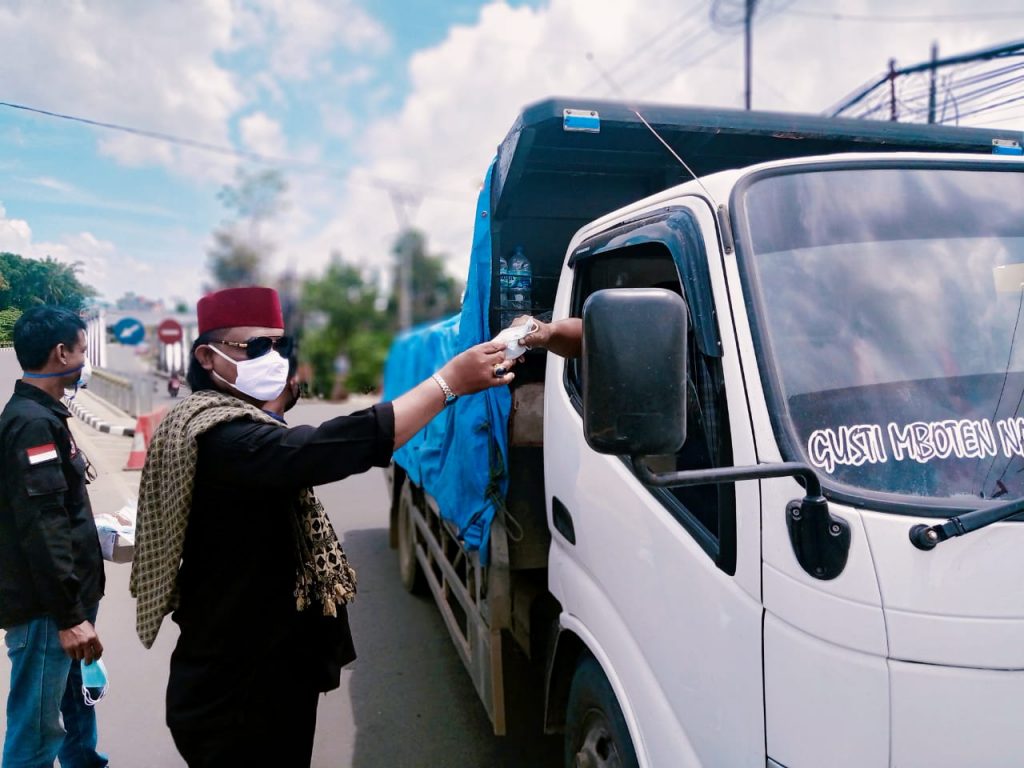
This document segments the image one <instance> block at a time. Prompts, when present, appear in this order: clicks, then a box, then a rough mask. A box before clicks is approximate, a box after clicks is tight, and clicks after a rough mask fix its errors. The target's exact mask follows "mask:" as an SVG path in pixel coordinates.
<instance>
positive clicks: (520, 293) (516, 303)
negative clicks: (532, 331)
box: [509, 245, 533, 315]
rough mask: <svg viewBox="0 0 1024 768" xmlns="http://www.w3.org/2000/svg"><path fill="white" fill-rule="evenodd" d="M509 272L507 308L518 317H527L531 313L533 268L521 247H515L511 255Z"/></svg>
mask: <svg viewBox="0 0 1024 768" xmlns="http://www.w3.org/2000/svg"><path fill="white" fill-rule="evenodd" d="M509 271H510V272H511V273H512V286H511V288H512V296H511V298H510V300H509V306H510V308H511V309H514V310H516V311H517V313H518V314H520V315H524V314H526V315H528V314H530V313H531V312H532V311H533V295H532V294H533V266H532V265H531V264H530V260H529V259H528V258H526V252H525V251H524V250H523V246H521V245H517V246H516V249H515V251H514V252H513V253H512V261H511V263H510V264H509Z"/></svg>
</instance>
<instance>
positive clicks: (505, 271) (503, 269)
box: [498, 256, 516, 328]
mask: <svg viewBox="0 0 1024 768" xmlns="http://www.w3.org/2000/svg"><path fill="white" fill-rule="evenodd" d="M511 296H512V272H511V271H510V270H509V264H508V259H506V258H505V257H504V256H501V257H499V258H498V307H499V308H500V310H501V327H502V328H508V326H509V323H511V322H512V321H513V320H514V319H515V317H516V315H515V312H514V311H512V305H511V304H510V301H511Z"/></svg>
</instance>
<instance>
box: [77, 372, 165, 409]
mask: <svg viewBox="0 0 1024 768" xmlns="http://www.w3.org/2000/svg"><path fill="white" fill-rule="evenodd" d="M89 391H90V392H92V393H93V394H94V395H96V396H97V397H101V398H103V399H104V400H106V401H107V402H108V403H110V404H111V405H113V406H116V407H117V408H120V409H121V410H122V411H124V412H125V413H127V414H128V415H130V416H136V417H138V416H140V415H141V414H143V413H149V412H150V411H152V410H153V384H152V382H150V381H148V380H146V379H129V378H127V377H125V376H118V375H117V374H116V373H110V372H109V371H104V370H101V369H99V368H94V369H93V371H92V378H91V379H90V380H89Z"/></svg>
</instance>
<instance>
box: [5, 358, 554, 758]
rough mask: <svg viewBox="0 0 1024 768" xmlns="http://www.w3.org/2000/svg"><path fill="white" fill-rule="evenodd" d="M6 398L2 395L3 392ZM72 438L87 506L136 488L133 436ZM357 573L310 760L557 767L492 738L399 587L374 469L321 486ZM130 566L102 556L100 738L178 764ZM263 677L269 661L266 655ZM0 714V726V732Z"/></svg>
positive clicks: (531, 748) (162, 644) (300, 411)
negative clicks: (337, 680)
mask: <svg viewBox="0 0 1024 768" xmlns="http://www.w3.org/2000/svg"><path fill="white" fill-rule="evenodd" d="M7 357H9V354H8V355H5V354H4V353H3V352H2V351H0V392H4V393H6V392H9V391H10V385H9V383H8V382H10V381H11V379H12V378H13V376H16V375H17V366H16V364H14V365H11V364H10V363H11V361H10V360H8V359H6V358H7ZM4 397H5V399H6V397H7V395H6V394H5V395H4ZM346 410H347V409H346V407H345V406H344V405H341V406H339V405H330V404H302V405H300V406H298V407H297V408H295V409H294V410H293V411H292V412H291V413H290V414H289V417H290V421H291V422H292V423H293V424H299V423H319V422H320V421H322V420H324V419H326V418H330V417H332V416H335V415H338V414H340V413H343V412H345V411H346ZM75 431H76V435H77V437H78V441H79V444H80V445H81V446H82V447H83V449H84V450H86V452H87V453H88V454H89V456H90V457H91V458H92V460H93V463H94V464H96V465H97V466H98V468H99V469H100V471H101V472H102V473H104V475H105V476H106V480H105V481H104V480H103V479H102V478H101V480H100V481H98V482H97V483H96V485H95V486H94V490H93V492H92V496H93V504H94V508H96V511H97V512H99V511H103V509H104V508H110V507H117V506H120V505H121V504H123V503H124V501H125V499H126V497H130V496H131V495H132V493H133V492H134V489H135V488H136V487H137V482H138V473H127V472H123V471H122V470H121V469H120V467H121V466H122V465H123V463H124V460H125V458H126V456H127V453H128V448H129V445H130V440H129V439H127V438H122V437H117V436H112V435H108V434H102V433H99V432H96V431H94V430H91V429H89V428H88V427H86V426H85V425H84V424H82V423H81V422H77V423H76V425H75ZM318 492H319V495H320V497H321V499H322V501H323V503H324V505H325V507H326V508H327V510H328V512H329V514H330V517H331V520H332V522H333V523H334V526H335V528H336V530H337V531H338V534H339V536H341V538H342V541H343V544H344V546H345V549H346V551H347V552H348V554H349V557H350V559H351V561H352V563H353V564H354V565H355V567H356V569H357V571H358V575H359V596H358V598H357V600H356V601H355V603H354V604H353V605H352V606H351V608H350V618H351V624H352V631H353V634H354V636H355V643H356V649H357V652H358V654H359V658H358V659H357V660H356V661H355V662H354V663H353V664H351V665H350V666H349V667H348V668H346V669H345V670H344V671H343V673H342V681H341V687H340V688H339V689H338V690H337V691H333V692H331V693H329V694H327V695H326V696H324V697H323V698H321V700H320V702H321V703H320V709H319V717H318V723H317V736H316V743H315V748H314V759H313V765H314V766H322V767H323V768H328V767H331V768H337V767H341V766H352V767H353V768H392V767H393V768H419V767H420V766H422V767H423V768H427V767H428V766H429V767H430V768H436V767H438V766H441V767H443V768H554V766H557V765H559V764H560V758H559V745H558V742H557V740H552V739H544V738H540V737H538V736H537V735H530V736H520V737H518V738H512V737H496V736H494V735H493V734H492V732H491V725H490V722H489V720H488V719H487V715H486V713H485V712H484V709H483V706H482V705H481V704H480V702H479V700H478V699H477V696H476V692H475V691H474V689H473V687H472V684H471V682H470V680H469V677H468V675H467V673H466V671H465V669H464V668H463V667H462V663H461V661H460V660H459V658H458V656H457V654H456V652H455V649H454V647H453V646H452V645H451V642H450V640H449V638H448V635H447V631H446V630H445V628H444V625H443V623H442V621H441V618H440V616H439V615H438V613H437V611H436V609H435V608H434V605H433V603H432V602H431V601H430V599H429V598H427V599H421V598H416V597H412V596H410V595H407V594H406V593H405V592H404V591H403V590H402V587H401V584H400V583H399V580H398V565H397V555H396V554H395V552H393V551H392V550H390V549H389V548H388V532H387V510H388V506H387V505H388V500H387V493H386V489H385V484H384V477H383V473H382V472H381V471H379V470H372V471H370V472H368V473H366V474H364V475H359V476H355V477H351V478H348V479H346V480H343V481H341V482H339V483H333V484H331V485H328V486H323V487H322V488H320V489H319V490H318ZM129 569H130V567H129V566H127V565H119V564H113V563H108V564H107V579H108V584H107V596H106V597H105V598H104V601H103V603H102V605H101V611H100V618H99V621H98V622H97V629H98V631H99V633H100V636H101V638H102V639H103V642H104V645H105V648H106V651H105V655H104V658H105V660H106V662H107V665H108V668H109V672H110V678H111V690H110V693H109V695H108V697H107V698H106V699H105V700H104V701H102V702H101V703H100V704H99V705H98V709H97V712H98V715H99V721H100V738H101V746H102V747H103V748H105V749H106V750H107V752H108V753H109V755H110V757H111V761H112V764H113V765H115V766H129V767H130V768H180V767H181V766H183V765H184V763H183V762H182V761H181V759H180V758H179V757H178V755H177V753H176V752H175V750H174V747H173V743H172V742H171V739H170V735H169V733H168V732H167V729H166V727H165V726H164V724H163V716H164V705H163V696H164V688H165V686H166V681H167V663H168V659H169V657H170V652H171V650H172V648H173V645H174V640H175V636H176V633H175V626H174V624H173V622H171V621H170V620H169V619H168V620H167V621H165V623H164V627H163V629H162V630H161V633H160V636H159V637H158V638H157V642H156V644H155V645H154V647H153V648H152V649H151V650H148V651H147V650H145V649H143V648H142V646H141V644H140V643H139V641H138V639H137V638H136V637H135V634H134V610H135V605H134V600H133V599H132V598H131V597H130V595H129V594H128V586H127V585H128V575H129ZM257 632H259V617H253V622H252V625H250V626H241V627H238V641H239V642H240V643H244V642H246V638H247V636H248V635H250V634H252V633H257ZM265 670H266V676H267V684H268V685H273V682H274V670H275V667H274V660H273V659H267V663H266V667H265ZM8 682H9V663H8V661H7V658H6V654H4V655H3V656H2V658H0V695H2V696H3V698H4V699H5V700H6V694H7V685H8ZM2 725H3V724H2V723H0V730H2Z"/></svg>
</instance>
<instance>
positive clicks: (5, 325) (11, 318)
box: [0, 307, 21, 347]
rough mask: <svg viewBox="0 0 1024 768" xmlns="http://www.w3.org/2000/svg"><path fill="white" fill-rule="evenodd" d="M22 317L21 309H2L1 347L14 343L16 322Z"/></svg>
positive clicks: (0, 314) (0, 311)
mask: <svg viewBox="0 0 1024 768" xmlns="http://www.w3.org/2000/svg"><path fill="white" fill-rule="evenodd" d="M19 317H21V310H20V309H15V308H14V307H8V308H7V309H0V347H6V346H10V345H11V344H13V343H14V324H15V323H16V322H17V321H18V318H19Z"/></svg>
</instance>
